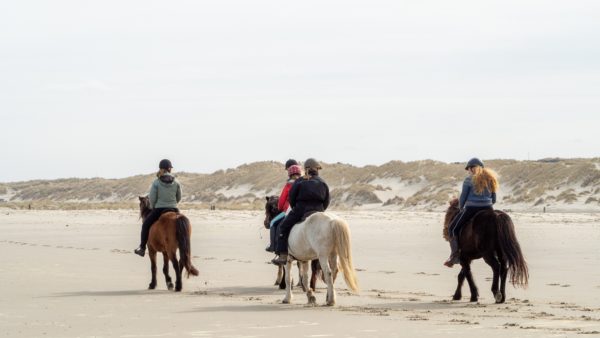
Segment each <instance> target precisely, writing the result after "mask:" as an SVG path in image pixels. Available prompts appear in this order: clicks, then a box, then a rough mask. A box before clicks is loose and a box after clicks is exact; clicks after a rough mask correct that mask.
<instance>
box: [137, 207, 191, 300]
mask: <svg viewBox="0 0 600 338" xmlns="http://www.w3.org/2000/svg"><path fill="white" fill-rule="evenodd" d="M139 199H140V218H142V220H145V219H146V217H148V214H150V212H151V211H152V209H151V208H150V199H149V198H148V196H140V197H139ZM191 235H192V225H191V224H190V220H189V219H188V218H187V217H185V216H184V215H182V214H180V213H176V212H165V213H164V214H162V215H161V216H160V218H159V219H158V220H157V221H156V222H155V223H154V224H152V227H150V233H149V235H148V253H149V257H150V268H151V271H152V280H151V281H150V285H149V286H148V289H150V290H154V289H156V254H157V252H162V254H163V257H164V264H163V273H164V275H165V280H166V282H167V288H168V289H169V290H173V282H172V280H171V276H169V260H170V261H171V263H172V264H173V269H174V270H175V275H176V280H175V291H177V292H179V291H181V289H182V287H183V283H182V280H181V273H182V271H183V269H185V270H186V272H187V277H188V278H189V276H190V274H191V275H193V276H198V270H197V269H196V268H195V267H194V265H193V264H192V260H191V257H192V255H191V242H190V237H191ZM177 249H179V260H177Z"/></svg>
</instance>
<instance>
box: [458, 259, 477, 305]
mask: <svg viewBox="0 0 600 338" xmlns="http://www.w3.org/2000/svg"><path fill="white" fill-rule="evenodd" d="M460 264H461V265H462V267H463V269H464V270H465V277H466V278H467V283H469V289H470V290H471V300H470V301H471V302H473V303H474V302H477V300H478V299H479V291H477V285H475V280H474V279H473V274H472V273H471V261H470V260H469V261H466V262H464V263H463V262H462V261H461V262H460Z"/></svg>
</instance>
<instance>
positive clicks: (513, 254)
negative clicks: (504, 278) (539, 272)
mask: <svg viewBox="0 0 600 338" xmlns="http://www.w3.org/2000/svg"><path fill="white" fill-rule="evenodd" d="M496 229H497V231H498V243H499V246H500V251H501V252H502V256H503V257H504V258H505V259H506V261H507V262H508V268H509V271H510V282H511V283H512V285H513V286H515V287H517V286H521V287H523V288H525V287H527V284H528V283H529V269H528V268H527V263H526V262H525V258H524V257H523V253H522V252H521V246H520V245H519V241H518V240H517V235H516V233H515V226H514V224H513V222H512V220H511V219H510V216H508V215H507V214H505V213H503V212H499V213H497V214H496ZM500 264H502V262H500Z"/></svg>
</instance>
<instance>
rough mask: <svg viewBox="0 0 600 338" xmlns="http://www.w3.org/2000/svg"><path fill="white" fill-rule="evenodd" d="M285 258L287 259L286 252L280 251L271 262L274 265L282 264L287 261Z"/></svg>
mask: <svg viewBox="0 0 600 338" xmlns="http://www.w3.org/2000/svg"><path fill="white" fill-rule="evenodd" d="M287 259H288V254H287V253H281V254H280V255H279V257H277V258H273V260H272V261H271V263H273V264H275V265H284V264H286V263H287Z"/></svg>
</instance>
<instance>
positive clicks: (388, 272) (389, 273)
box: [377, 270, 396, 275]
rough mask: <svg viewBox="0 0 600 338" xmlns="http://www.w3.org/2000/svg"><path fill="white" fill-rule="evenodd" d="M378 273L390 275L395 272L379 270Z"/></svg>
mask: <svg viewBox="0 0 600 338" xmlns="http://www.w3.org/2000/svg"><path fill="white" fill-rule="evenodd" d="M377 272H379V273H385V274H386V275H391V274H394V273H396V271H389V270H381V271H377Z"/></svg>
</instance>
